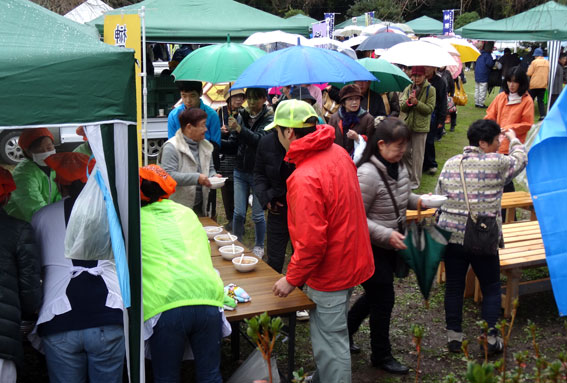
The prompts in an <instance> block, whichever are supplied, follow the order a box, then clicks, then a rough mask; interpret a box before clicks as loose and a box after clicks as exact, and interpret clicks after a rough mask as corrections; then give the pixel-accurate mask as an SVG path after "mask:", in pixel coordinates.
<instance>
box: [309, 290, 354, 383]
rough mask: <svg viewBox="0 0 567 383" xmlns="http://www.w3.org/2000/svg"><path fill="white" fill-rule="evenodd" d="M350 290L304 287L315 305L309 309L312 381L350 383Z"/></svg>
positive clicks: (316, 382) (315, 382)
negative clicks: (312, 359) (312, 367)
mask: <svg viewBox="0 0 567 383" xmlns="http://www.w3.org/2000/svg"><path fill="white" fill-rule="evenodd" d="M351 294H352V289H348V290H339V291H331V292H326V291H318V290H315V289H312V288H311V287H309V286H307V296H308V297H309V298H310V299H311V300H312V301H313V302H315V304H316V305H317V307H316V308H315V309H314V310H311V311H309V324H310V329H311V346H312V347H313V356H314V358H315V364H316V365H317V370H316V371H315V374H314V376H313V382H314V383H350V382H351V364H350V363H351V362H350V348H349V341H348V329H347V315H348V303H349V300H350V296H351Z"/></svg>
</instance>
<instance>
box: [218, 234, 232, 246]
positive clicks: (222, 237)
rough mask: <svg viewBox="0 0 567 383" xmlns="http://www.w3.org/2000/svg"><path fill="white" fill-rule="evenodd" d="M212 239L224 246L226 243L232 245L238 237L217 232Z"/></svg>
mask: <svg viewBox="0 0 567 383" xmlns="http://www.w3.org/2000/svg"><path fill="white" fill-rule="evenodd" d="M213 239H214V240H215V242H216V244H217V245H219V246H226V245H232V244H233V243H234V242H236V240H237V239H238V237H237V236H236V235H232V234H218V235H215V236H214V237H213Z"/></svg>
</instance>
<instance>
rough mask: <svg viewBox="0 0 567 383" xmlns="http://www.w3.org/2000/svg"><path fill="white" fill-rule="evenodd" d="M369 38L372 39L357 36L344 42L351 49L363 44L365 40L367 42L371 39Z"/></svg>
mask: <svg viewBox="0 0 567 383" xmlns="http://www.w3.org/2000/svg"><path fill="white" fill-rule="evenodd" d="M369 37H370V36H356V37H351V38H350V39H348V40H345V41H344V44H346V45H348V46H349V47H351V48H352V47H354V46H357V45H360V44H362V42H363V41H364V40H366V39H367V38H369Z"/></svg>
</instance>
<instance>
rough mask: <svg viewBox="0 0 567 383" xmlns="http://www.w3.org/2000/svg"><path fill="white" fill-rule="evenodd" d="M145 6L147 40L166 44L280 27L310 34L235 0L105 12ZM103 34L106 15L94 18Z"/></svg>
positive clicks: (148, 2)
mask: <svg viewBox="0 0 567 383" xmlns="http://www.w3.org/2000/svg"><path fill="white" fill-rule="evenodd" d="M142 7H145V8H144V9H145V23H146V39H147V41H154V42H167V43H221V42H225V41H226V35H227V34H230V39H231V41H234V42H242V41H244V40H245V39H246V38H247V37H248V36H250V35H251V34H253V33H255V32H268V31H274V30H276V29H279V30H281V31H284V32H289V33H298V34H301V35H304V36H307V35H308V30H307V28H306V27H305V25H301V24H297V23H294V22H293V21H291V22H290V21H288V20H286V19H283V18H281V17H278V16H275V15H272V14H270V13H267V12H264V11H261V10H259V9H256V8H253V7H249V6H247V5H245V4H241V3H238V2H236V1H232V0H215V1H208V0H145V1H142V2H140V3H137V4H133V5H129V6H126V7H122V8H117V9H115V10H113V11H109V12H107V13H106V14H105V15H120V14H123V13H124V14H137V13H138V10H140V9H141V8H142ZM89 24H93V25H95V26H96V27H97V29H98V30H99V32H100V33H103V29H104V16H101V17H98V18H96V19H95V20H93V21H91V22H90V23H89Z"/></svg>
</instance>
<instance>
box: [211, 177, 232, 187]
mask: <svg viewBox="0 0 567 383" xmlns="http://www.w3.org/2000/svg"><path fill="white" fill-rule="evenodd" d="M227 179H228V178H227V177H210V178H209V182H210V183H211V189H218V188H222V187H223V186H224V183H225V182H226V180H227Z"/></svg>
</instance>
